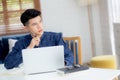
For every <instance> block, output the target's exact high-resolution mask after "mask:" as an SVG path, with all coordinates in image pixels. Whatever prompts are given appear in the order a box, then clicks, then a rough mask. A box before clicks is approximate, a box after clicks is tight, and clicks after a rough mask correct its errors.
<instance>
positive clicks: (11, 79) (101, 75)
mask: <svg viewBox="0 0 120 80" xmlns="http://www.w3.org/2000/svg"><path fill="white" fill-rule="evenodd" d="M0 70H1V69H0ZM2 70H3V69H2ZM2 70H1V71H0V80H112V79H113V78H114V77H116V76H118V75H120V70H111V69H100V68H90V69H89V70H84V71H79V72H75V73H70V74H67V75H64V76H61V75H58V74H57V73H56V72H51V73H43V74H34V75H24V74H23V72H22V69H13V70H9V71H5V70H4V71H2Z"/></svg>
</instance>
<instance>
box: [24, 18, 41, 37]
mask: <svg viewBox="0 0 120 80" xmlns="http://www.w3.org/2000/svg"><path fill="white" fill-rule="evenodd" d="M26 28H27V29H28V30H29V32H30V33H32V34H34V35H36V36H39V35H41V34H42V33H43V25H42V19H41V17H40V16H37V17H35V18H32V19H30V20H29V22H28V25H27V26H26Z"/></svg>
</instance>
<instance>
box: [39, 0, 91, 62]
mask: <svg viewBox="0 0 120 80" xmlns="http://www.w3.org/2000/svg"><path fill="white" fill-rule="evenodd" d="M40 2H41V9H42V17H43V21H44V28H45V30H46V31H56V32H62V33H63V36H80V37H81V39H82V53H83V62H87V61H89V60H90V58H91V56H92V50H91V41H90V40H91V38H90V30H89V21H88V11H87V7H86V6H80V5H79V4H78V3H77V1H76V0H40Z"/></svg>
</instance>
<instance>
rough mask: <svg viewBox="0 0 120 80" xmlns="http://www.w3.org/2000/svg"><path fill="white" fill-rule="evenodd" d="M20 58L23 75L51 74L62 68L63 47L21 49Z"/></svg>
mask: <svg viewBox="0 0 120 80" xmlns="http://www.w3.org/2000/svg"><path fill="white" fill-rule="evenodd" d="M22 57H23V67H24V73H25V74H37V73H46V72H52V71H56V69H58V68H62V67H64V47H63V46H51V47H41V48H33V49H23V50H22Z"/></svg>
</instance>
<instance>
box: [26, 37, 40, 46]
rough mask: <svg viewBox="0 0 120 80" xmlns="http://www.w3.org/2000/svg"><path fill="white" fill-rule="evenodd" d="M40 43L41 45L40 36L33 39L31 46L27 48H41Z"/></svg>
mask: <svg viewBox="0 0 120 80" xmlns="http://www.w3.org/2000/svg"><path fill="white" fill-rule="evenodd" d="M39 43H40V37H39V36H36V37H33V38H32V40H31V42H30V45H29V46H28V47H27V48H34V47H35V46H39Z"/></svg>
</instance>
